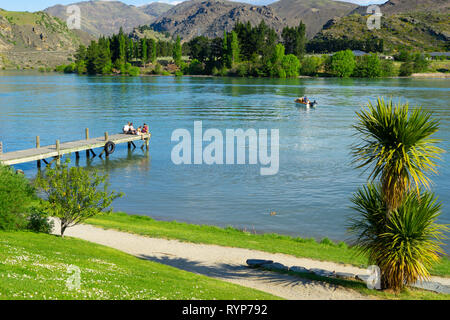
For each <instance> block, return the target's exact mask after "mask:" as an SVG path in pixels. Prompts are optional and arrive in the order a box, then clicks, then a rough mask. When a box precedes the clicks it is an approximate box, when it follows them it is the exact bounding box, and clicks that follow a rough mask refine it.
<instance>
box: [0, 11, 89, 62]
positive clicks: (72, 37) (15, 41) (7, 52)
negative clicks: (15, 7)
mask: <svg viewBox="0 0 450 320" xmlns="http://www.w3.org/2000/svg"><path fill="white" fill-rule="evenodd" d="M90 40H91V37H90V36H89V35H87V34H86V33H84V32H81V31H75V32H74V31H72V30H69V28H68V27H67V25H66V23H65V22H63V21H61V20H60V19H58V18H55V17H52V16H50V15H48V14H47V13H45V12H36V13H30V12H13V11H5V10H2V9H0V67H15V66H20V67H34V66H54V65H57V64H62V63H67V59H68V58H70V56H71V55H72V54H73V52H75V50H76V49H77V48H78V47H79V45H80V44H82V43H88V42H89V41H90Z"/></svg>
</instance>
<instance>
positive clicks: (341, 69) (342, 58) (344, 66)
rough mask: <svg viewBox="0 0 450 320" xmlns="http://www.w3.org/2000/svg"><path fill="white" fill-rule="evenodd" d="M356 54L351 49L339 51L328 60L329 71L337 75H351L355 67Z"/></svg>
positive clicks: (342, 76) (343, 76) (344, 76)
mask: <svg viewBox="0 0 450 320" xmlns="http://www.w3.org/2000/svg"><path fill="white" fill-rule="evenodd" d="M355 66H356V61H355V55H354V54H353V52H352V51H351V50H345V51H339V52H336V53H335V54H334V55H332V56H331V57H330V58H329V59H328V61H327V65H326V68H327V71H328V73H329V74H331V75H333V76H335V77H341V78H347V77H350V76H351V75H352V73H353V70H354V69H355Z"/></svg>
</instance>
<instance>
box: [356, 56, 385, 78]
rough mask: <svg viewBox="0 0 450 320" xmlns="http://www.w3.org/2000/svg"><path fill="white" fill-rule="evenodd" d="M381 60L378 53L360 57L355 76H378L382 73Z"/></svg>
mask: <svg viewBox="0 0 450 320" xmlns="http://www.w3.org/2000/svg"><path fill="white" fill-rule="evenodd" d="M382 73H383V72H382V69H381V61H380V59H379V58H378V56H377V55H376V54H368V55H364V56H362V57H359V58H358V59H357V62H356V67H355V70H354V71H353V76H355V77H359V78H378V77H381V75H382Z"/></svg>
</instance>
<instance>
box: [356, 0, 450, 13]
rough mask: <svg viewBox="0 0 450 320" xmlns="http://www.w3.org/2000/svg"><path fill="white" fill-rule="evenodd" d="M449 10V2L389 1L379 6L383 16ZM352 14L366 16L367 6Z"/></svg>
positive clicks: (432, 0)
mask: <svg viewBox="0 0 450 320" xmlns="http://www.w3.org/2000/svg"><path fill="white" fill-rule="evenodd" d="M449 8H450V1H449V0H390V1H387V2H386V3H384V4H382V5H380V9H381V13H382V14H383V15H384V16H391V15H393V14H402V13H413V12H430V11H431V12H445V11H447V10H448V9H449ZM352 13H358V14H361V15H365V14H367V6H363V7H359V8H357V9H355V10H354V11H353V12H352Z"/></svg>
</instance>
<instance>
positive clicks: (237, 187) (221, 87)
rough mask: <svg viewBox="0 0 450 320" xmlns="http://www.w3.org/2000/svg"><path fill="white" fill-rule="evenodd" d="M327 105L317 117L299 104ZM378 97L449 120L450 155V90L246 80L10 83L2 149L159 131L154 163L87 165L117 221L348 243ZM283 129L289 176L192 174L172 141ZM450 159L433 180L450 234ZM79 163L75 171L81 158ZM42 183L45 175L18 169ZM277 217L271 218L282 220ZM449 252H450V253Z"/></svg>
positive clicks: (125, 158)
mask: <svg viewBox="0 0 450 320" xmlns="http://www.w3.org/2000/svg"><path fill="white" fill-rule="evenodd" d="M305 94H306V95H307V96H308V97H309V98H310V99H312V100H314V99H315V100H317V101H318V102H319V106H318V107H317V108H316V109H310V110H308V109H304V108H301V107H298V106H296V105H295V103H293V100H294V99H295V98H297V97H299V96H302V95H305ZM377 96H385V97H395V98H397V97H399V98H401V99H402V100H403V101H408V102H409V103H410V105H412V106H423V107H424V108H425V109H426V110H429V111H432V112H433V113H434V115H435V117H437V118H439V119H440V123H441V128H440V131H439V133H438V134H437V135H436V136H437V137H438V138H440V139H443V142H442V143H441V145H440V146H441V147H442V148H443V149H445V150H446V151H448V150H449V140H450V139H449V138H450V108H449V101H450V81H449V80H440V79H433V80H423V79H382V80H366V79H361V80H359V79H287V80H280V79H240V78H201V77H182V78H174V77H137V78H130V77H88V76H76V75H60V74H38V73H27V72H0V141H3V145H4V151H5V152H8V151H14V150H20V149H26V148H32V147H34V144H35V136H36V135H39V136H40V137H41V145H47V144H54V143H55V140H56V139H60V140H61V141H71V140H79V139H83V138H84V129H85V128H86V127H88V128H90V135H91V137H94V136H103V134H104V132H105V131H108V132H109V133H110V134H112V133H117V132H119V131H120V130H121V128H122V126H123V125H124V124H125V122H127V121H132V122H133V123H134V124H135V125H142V124H143V123H144V122H146V123H148V124H149V126H150V131H151V133H152V139H151V142H150V150H149V152H148V153H146V152H144V151H142V150H141V149H140V148H139V147H140V143H138V148H137V149H135V150H134V151H133V152H129V151H128V150H127V147H126V145H119V146H117V148H116V152H115V153H114V154H113V155H112V156H111V157H110V158H109V159H103V160H102V159H99V158H98V157H97V158H95V159H93V160H90V161H87V160H86V158H85V157H84V153H83V154H82V157H81V160H80V162H79V165H81V166H89V167H94V168H97V169H99V170H101V171H105V172H107V173H108V174H109V176H110V178H109V182H110V184H111V188H112V189H115V190H117V191H122V192H124V193H125V197H123V198H122V199H119V200H117V201H116V202H115V203H114V209H115V210H116V211H125V212H127V213H130V214H140V215H148V216H151V217H153V218H155V219H162V220H177V221H186V222H193V223H197V224H212V225H218V226H233V227H236V228H239V229H246V230H248V231H251V232H277V233H282V234H288V235H293V236H302V237H315V238H323V237H325V236H327V237H329V238H331V239H333V240H347V239H348V238H349V235H348V234H347V233H346V225H347V220H346V219H347V217H348V216H349V215H350V214H351V213H352V211H351V209H349V207H350V206H351V203H350V200H349V199H350V197H351V195H352V193H353V192H354V191H355V190H356V189H357V188H358V187H359V186H361V185H362V184H364V183H365V181H366V179H367V173H364V172H363V171H362V170H356V169H354V168H353V167H352V164H351V160H352V159H351V156H350V147H351V145H352V143H354V142H356V141H357V140H355V137H354V134H355V131H354V129H352V125H353V124H355V120H356V116H355V111H358V110H359V109H360V108H361V106H363V105H364V104H366V103H367V102H368V101H369V100H372V101H374V100H375V99H376V97H377ZM194 121H202V123H203V128H204V130H206V129H208V128H216V129H219V130H221V131H222V132H225V130H226V129H238V128H242V129H244V130H246V129H249V128H253V129H256V130H258V129H279V133H280V164H279V172H278V174H276V175H272V176H262V175H260V172H259V169H260V166H259V165H256V166H255V165H190V166H188V165H180V166H177V165H175V164H173V163H172V161H171V151H172V148H173V147H174V146H175V145H176V143H174V142H171V135H172V132H173V131H174V130H176V129H180V128H184V129H188V130H190V131H191V132H192V131H193V125H194ZM448 157H449V155H448V154H444V155H443V161H442V162H440V165H441V167H440V168H439V175H437V176H434V177H433V181H434V185H433V190H434V191H436V193H437V194H438V195H439V197H440V200H441V201H442V202H443V205H444V206H443V215H442V216H441V219H440V222H441V223H450V197H449V196H450V179H449V173H450V166H449V161H448ZM72 163H75V159H74V157H72ZM16 168H17V169H21V170H23V171H24V172H25V173H26V175H27V176H28V177H30V178H32V177H34V176H35V175H36V164H35V163H29V164H24V165H17V166H16ZM274 211H275V212H276V215H271V214H270V213H271V212H274ZM447 251H448V249H447Z"/></svg>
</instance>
